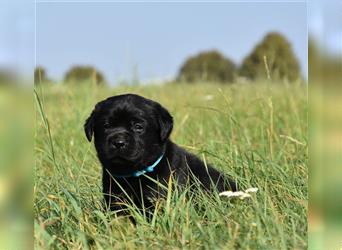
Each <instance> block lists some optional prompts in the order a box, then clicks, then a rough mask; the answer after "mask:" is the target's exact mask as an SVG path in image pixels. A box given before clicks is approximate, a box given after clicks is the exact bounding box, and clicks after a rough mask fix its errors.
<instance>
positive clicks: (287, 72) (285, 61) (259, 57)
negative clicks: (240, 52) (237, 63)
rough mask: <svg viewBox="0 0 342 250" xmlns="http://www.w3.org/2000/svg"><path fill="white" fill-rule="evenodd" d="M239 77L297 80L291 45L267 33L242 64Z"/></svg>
mask: <svg viewBox="0 0 342 250" xmlns="http://www.w3.org/2000/svg"><path fill="white" fill-rule="evenodd" d="M239 71H240V75H241V76H244V77H247V78H249V79H252V80H255V79H257V78H272V79H287V80H289V81H293V80H297V79H299V78H300V77H301V76H300V67H299V63H298V61H297V58H296V56H295V55H294V53H293V51H292V48H291V44H290V43H289V42H288V41H287V39H286V38H285V37H284V36H283V35H281V34H279V33H276V32H271V33H268V34H267V35H266V36H265V37H264V39H263V40H262V41H261V42H260V43H259V44H258V45H257V46H256V47H255V48H254V50H253V51H252V53H251V54H249V55H248V56H247V57H246V58H245V59H244V60H243V62H242V65H241V67H240V70H239Z"/></svg>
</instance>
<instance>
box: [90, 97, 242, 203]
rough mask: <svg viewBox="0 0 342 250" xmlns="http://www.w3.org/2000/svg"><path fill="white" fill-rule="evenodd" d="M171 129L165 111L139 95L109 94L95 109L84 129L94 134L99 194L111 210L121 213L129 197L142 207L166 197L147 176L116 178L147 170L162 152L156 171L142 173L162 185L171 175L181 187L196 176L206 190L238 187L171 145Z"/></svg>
mask: <svg viewBox="0 0 342 250" xmlns="http://www.w3.org/2000/svg"><path fill="white" fill-rule="evenodd" d="M172 128H173V119H172V116H171V115H170V114H169V112H168V111H167V110H166V109H165V108H164V107H162V106H161V105H160V104H159V103H157V102H154V101H152V100H149V99H146V98H144V97H141V96H138V95H133V94H126V95H118V96H113V97H110V98H108V99H106V100H104V101H101V102H99V103H98V104H97V105H96V106H95V109H94V110H93V111H92V113H91V115H90V117H89V118H88V119H87V120H86V123H85V125H84V129H85V134H86V136H87V139H88V140H89V141H91V140H92V137H93V135H94V139H95V147H96V151H97V155H98V158H99V160H100V162H101V164H102V167H103V178H102V181H103V193H104V197H105V201H106V204H107V206H109V207H110V208H111V210H118V209H120V208H121V205H120V203H122V201H128V200H129V199H131V200H132V201H133V202H134V203H135V204H136V205H137V206H138V207H140V208H142V207H145V208H147V207H151V206H153V198H155V197H159V196H160V195H163V194H164V193H163V190H161V188H160V187H158V185H157V184H156V183H155V182H153V181H152V180H151V179H150V178H148V177H146V176H139V177H125V178H122V177H116V176H122V175H130V174H132V173H133V172H135V171H137V170H142V169H145V168H146V167H147V166H150V165H152V164H153V163H154V162H155V161H156V160H157V159H158V158H159V157H160V156H161V155H162V154H164V157H163V158H162V160H161V161H160V163H159V164H158V165H157V166H156V167H155V169H154V171H153V172H151V173H147V174H146V175H147V176H149V177H151V178H153V179H155V180H158V181H159V182H161V183H163V184H166V183H167V182H168V180H169V178H170V175H171V173H172V176H173V177H174V179H175V180H177V185H180V186H184V185H185V184H187V183H188V182H190V184H191V183H192V182H194V181H195V180H194V178H197V181H199V182H200V184H201V186H202V187H203V188H204V189H206V190H211V189H212V188H213V187H214V188H217V190H218V191H220V192H221V191H225V190H233V191H235V190H236V189H237V186H236V184H235V183H234V182H233V181H232V180H230V179H229V178H228V177H227V176H224V175H223V174H222V173H221V172H219V171H217V170H216V169H214V168H213V167H211V166H209V165H208V166H205V164H204V163H203V162H202V161H201V160H199V159H198V158H197V157H196V156H195V155H193V154H191V153H189V152H187V151H185V150H184V149H182V148H180V147H179V146H177V145H176V144H174V143H173V142H172V141H171V140H170V139H169V136H170V134H171V131H172ZM123 190H124V191H123ZM127 195H128V196H129V197H130V198H127ZM151 198H152V199H151Z"/></svg>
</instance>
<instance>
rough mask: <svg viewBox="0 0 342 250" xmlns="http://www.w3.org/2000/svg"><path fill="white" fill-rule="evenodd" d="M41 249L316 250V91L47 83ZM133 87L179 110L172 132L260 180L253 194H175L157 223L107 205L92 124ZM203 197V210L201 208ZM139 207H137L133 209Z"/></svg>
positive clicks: (225, 166) (243, 181)
mask: <svg viewBox="0 0 342 250" xmlns="http://www.w3.org/2000/svg"><path fill="white" fill-rule="evenodd" d="M36 90H37V93H38V98H36V110H37V112H36V129H35V158H36V165H35V178H34V179H35V186H34V195H35V198H34V201H35V204H34V216H35V247H36V248H37V249H263V250H264V249H306V248H307V216H306V212H307V199H308V197H307V179H308V166H307V157H308V152H307V151H308V150H307V132H308V131H307V111H308V110H307V89H306V87H305V86H299V85H290V86H288V85H281V84H272V85H270V84H261V83H260V84H250V85H247V84H245V85H238V84H236V85H230V86H225V85H218V84H200V85H196V87H195V85H182V84H178V85H172V84H169V85H164V86H136V87H124V86H122V87H118V88H115V89H106V88H90V87H89V86H85V87H81V88H75V87H67V86H65V85H55V86H44V87H43V88H37V89H36ZM127 92H133V93H138V94H142V95H144V96H145V97H148V98H151V99H154V100H156V101H159V102H160V103H162V104H163V105H164V106H165V107H167V108H168V109H169V111H170V112H171V113H172V115H173V116H174V120H175V126H174V130H173V133H172V140H173V141H174V142H176V143H177V144H179V145H181V146H183V147H184V148H186V149H187V150H190V151H192V152H194V153H195V154H197V155H199V156H200V157H201V158H203V159H205V161H207V162H210V163H212V164H213V165H215V166H216V167H217V168H218V169H221V170H222V171H224V172H225V173H227V174H230V175H231V176H232V177H233V178H235V179H236V180H237V181H238V182H239V183H240V185H242V186H243V187H245V188H248V187H257V188H259V191H258V193H256V194H254V195H253V197H252V198H251V199H249V200H236V201H229V200H227V199H224V198H222V197H221V198H219V197H218V195H217V193H213V194H212V195H211V196H206V195H204V194H203V195H200V196H199V197H196V198H194V199H188V198H186V197H187V196H184V195H183V194H179V193H178V194H176V193H170V195H169V196H168V198H167V199H166V200H165V201H160V203H158V204H159V206H158V207H157V210H158V211H156V216H155V217H154V218H153V220H152V222H150V223H148V222H146V221H145V220H144V217H143V215H139V214H137V215H136V216H137V221H138V225H137V226H136V227H135V226H133V225H131V223H130V222H129V220H128V219H127V218H123V217H119V218H116V217H115V216H114V215H113V214H110V213H106V212H104V211H103V210H102V209H101V201H102V194H101V167H100V164H99V162H98V160H97V158H96V154H95V150H94V147H93V145H92V144H90V143H88V141H87V140H86V137H85V135H84V132H83V123H84V120H85V119H86V118H87V116H88V115H89V113H90V112H91V110H92V108H93V106H94V104H95V103H96V102H98V101H100V100H102V99H103V98H105V97H108V96H110V95H115V94H119V93H127ZM199 205H201V208H202V209H196V208H197V207H198V206H199ZM133 212H134V211H133Z"/></svg>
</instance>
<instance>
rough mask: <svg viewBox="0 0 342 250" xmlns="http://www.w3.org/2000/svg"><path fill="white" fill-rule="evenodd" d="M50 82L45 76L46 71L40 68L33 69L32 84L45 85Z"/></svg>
mask: <svg viewBox="0 0 342 250" xmlns="http://www.w3.org/2000/svg"><path fill="white" fill-rule="evenodd" d="M47 82H50V79H49V78H48V76H47V74H46V70H45V68H44V67H42V66H37V67H36V68H35V69H34V84H39V83H47Z"/></svg>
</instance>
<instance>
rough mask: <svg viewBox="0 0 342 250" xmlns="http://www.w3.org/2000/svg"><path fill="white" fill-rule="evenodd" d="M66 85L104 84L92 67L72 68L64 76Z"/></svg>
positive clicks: (77, 66) (100, 74)
mask: <svg viewBox="0 0 342 250" xmlns="http://www.w3.org/2000/svg"><path fill="white" fill-rule="evenodd" d="M64 82H66V83H78V82H92V83H95V84H96V85H103V84H105V83H106V81H105V78H104V76H103V75H102V73H100V72H99V71H98V70H97V69H95V68H94V67H92V66H80V65H76V66H73V67H72V68H71V69H70V70H68V72H67V73H66V74H65V76H64Z"/></svg>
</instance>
